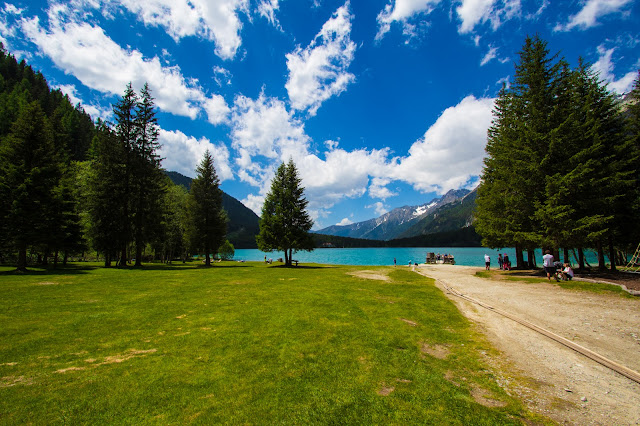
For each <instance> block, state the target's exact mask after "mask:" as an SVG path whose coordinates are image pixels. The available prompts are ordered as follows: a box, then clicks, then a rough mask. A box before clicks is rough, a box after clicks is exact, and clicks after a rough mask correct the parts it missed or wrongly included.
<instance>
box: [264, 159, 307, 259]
mask: <svg viewBox="0 0 640 426" xmlns="http://www.w3.org/2000/svg"><path fill="white" fill-rule="evenodd" d="M301 183H302V179H301V178H300V177H299V176H298V170H297V168H296V165H295V164H294V162H293V160H292V159H291V160H289V163H288V164H284V163H282V164H281V165H280V167H278V170H277V172H276V176H275V177H274V178H273V181H272V182H271V190H270V191H269V193H268V194H267V196H266V198H265V201H264V205H263V207H262V215H261V217H260V234H259V235H258V236H257V237H256V241H257V243H258V248H259V249H260V250H262V251H266V252H271V251H274V250H281V251H283V252H284V256H285V265H286V266H291V264H292V256H293V253H294V252H295V251H298V250H306V251H312V250H313V249H314V241H313V238H312V237H311V234H309V231H310V230H311V227H312V226H313V221H312V220H311V218H310V217H309V215H308V213H307V212H306V208H307V205H308V203H309V202H308V201H307V199H306V198H304V188H303V187H302V186H301Z"/></svg>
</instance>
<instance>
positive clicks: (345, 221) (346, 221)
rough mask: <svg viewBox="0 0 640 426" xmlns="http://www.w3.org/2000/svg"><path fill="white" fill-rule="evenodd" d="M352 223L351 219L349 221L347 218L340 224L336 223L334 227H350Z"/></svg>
mask: <svg viewBox="0 0 640 426" xmlns="http://www.w3.org/2000/svg"><path fill="white" fill-rule="evenodd" d="M352 223H353V221H352V220H351V219H349V218H348V217H345V218H344V219H342V220H341V221H340V222H338V223H336V226H347V225H351V224H352Z"/></svg>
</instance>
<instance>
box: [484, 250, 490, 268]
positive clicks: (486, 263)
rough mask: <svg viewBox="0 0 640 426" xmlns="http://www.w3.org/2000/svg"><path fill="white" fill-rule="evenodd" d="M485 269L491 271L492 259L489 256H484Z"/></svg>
mask: <svg viewBox="0 0 640 426" xmlns="http://www.w3.org/2000/svg"><path fill="white" fill-rule="evenodd" d="M484 269H486V270H487V271H488V270H490V269H491V258H490V257H489V255H488V254H485V255H484Z"/></svg>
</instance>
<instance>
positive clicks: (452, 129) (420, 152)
mask: <svg viewBox="0 0 640 426" xmlns="http://www.w3.org/2000/svg"><path fill="white" fill-rule="evenodd" d="M493 103H494V99H490V98H480V99H476V98H475V97H474V96H467V97H466V98H464V99H463V100H462V101H461V102H460V103H459V104H458V105H455V106H452V107H449V108H447V109H446V110H445V111H444V112H443V113H442V114H441V115H440V117H438V120H437V121H436V122H435V123H434V124H433V125H432V126H431V127H430V128H429V130H427V132H426V133H425V135H424V136H423V137H422V138H421V139H419V140H418V141H416V142H415V143H414V144H413V145H412V146H411V148H410V149H409V155H408V156H407V157H404V158H402V159H401V161H400V163H399V164H398V166H397V167H395V168H394V170H393V175H392V176H390V177H391V178H394V179H398V180H402V181H405V182H407V183H409V184H411V185H413V187H414V188H415V189H416V190H419V191H423V192H432V191H433V192H437V193H439V194H444V193H446V192H447V191H448V190H450V189H457V188H461V187H463V186H464V185H466V184H467V183H468V181H469V180H470V179H472V178H473V177H474V176H477V175H479V174H480V173H481V171H482V159H483V158H484V155H485V152H484V148H485V146H486V143H487V129H488V128H489V126H490V125H491V120H492V113H491V111H492V109H493Z"/></svg>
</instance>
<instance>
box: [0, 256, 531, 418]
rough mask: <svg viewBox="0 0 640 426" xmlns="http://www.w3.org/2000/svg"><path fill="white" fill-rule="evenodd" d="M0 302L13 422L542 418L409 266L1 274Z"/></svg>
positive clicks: (2, 390) (1, 407) (5, 398)
mask: <svg viewBox="0 0 640 426" xmlns="http://www.w3.org/2000/svg"><path fill="white" fill-rule="evenodd" d="M362 269H367V270H369V271H372V272H370V273H368V274H369V275H367V274H365V275H363V276H366V277H369V278H371V277H372V276H373V277H375V278H381V277H384V276H387V277H388V281H383V280H380V279H366V278H360V277H358V276H354V275H351V274H353V273H358V271H361V270H362ZM360 275H362V274H360ZM0 301H1V302H0V413H1V415H0V423H4V424H16V423H36V424H43V423H63V422H64V423H91V424H104V423H136V424H137V423H162V424H166V423H177V424H183V423H189V422H199V423H231V424H237V423H250V424H271V423H286V424H292V423H295V424H309V423H345V424H354V423H358V424H372V423H395V424H406V423H419V424H424V423H432V424H487V425H489V424H519V423H521V422H522V421H524V420H525V419H535V420H536V421H540V419H539V418H537V419H536V418H535V417H534V416H532V415H531V414H529V413H527V412H526V411H525V409H524V408H523V405H522V404H521V403H520V402H519V401H518V400H515V399H513V398H512V397H510V396H509V395H507V394H506V393H505V392H504V391H503V390H502V389H501V388H500V387H499V386H498V385H497V384H496V382H495V380H494V376H493V374H492V373H491V371H490V370H489V369H488V368H487V366H486V365H485V364H484V362H483V354H485V353H489V354H494V355H495V352H494V351H493V349H492V348H491V347H490V346H489V345H488V343H486V341H485V340H484V339H483V338H482V336H480V335H479V334H478V333H476V332H475V331H474V328H473V327H472V326H471V325H470V324H469V323H468V321H467V320H466V319H465V318H464V317H463V316H462V315H461V314H460V313H459V312H458V311H457V309H456V308H455V306H454V305H453V304H452V303H451V302H450V301H449V300H448V299H447V298H446V297H444V295H443V294H442V293H441V292H440V291H439V290H438V289H437V288H436V287H435V286H434V285H433V282H432V280H430V279H427V278H424V277H422V276H419V275H418V274H415V273H412V272H410V271H409V270H408V269H405V268H396V269H394V268H388V267H367V268H363V267H333V266H332V267H323V266H320V265H317V266H313V265H312V267H306V268H302V267H299V268H290V269H286V268H281V267H273V266H266V265H264V264H260V263H235V262H228V263H222V264H216V265H215V266H214V267H212V268H203V267H195V266H193V265H175V266H146V267H144V268H143V269H142V270H135V269H124V270H123V269H103V268H98V267H97V265H89V266H84V267H83V266H78V265H75V266H73V267H71V268H67V269H63V270H58V271H55V272H51V271H44V270H39V271H34V272H31V273H27V274H22V275H14V274H12V273H7V272H4V273H0Z"/></svg>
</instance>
